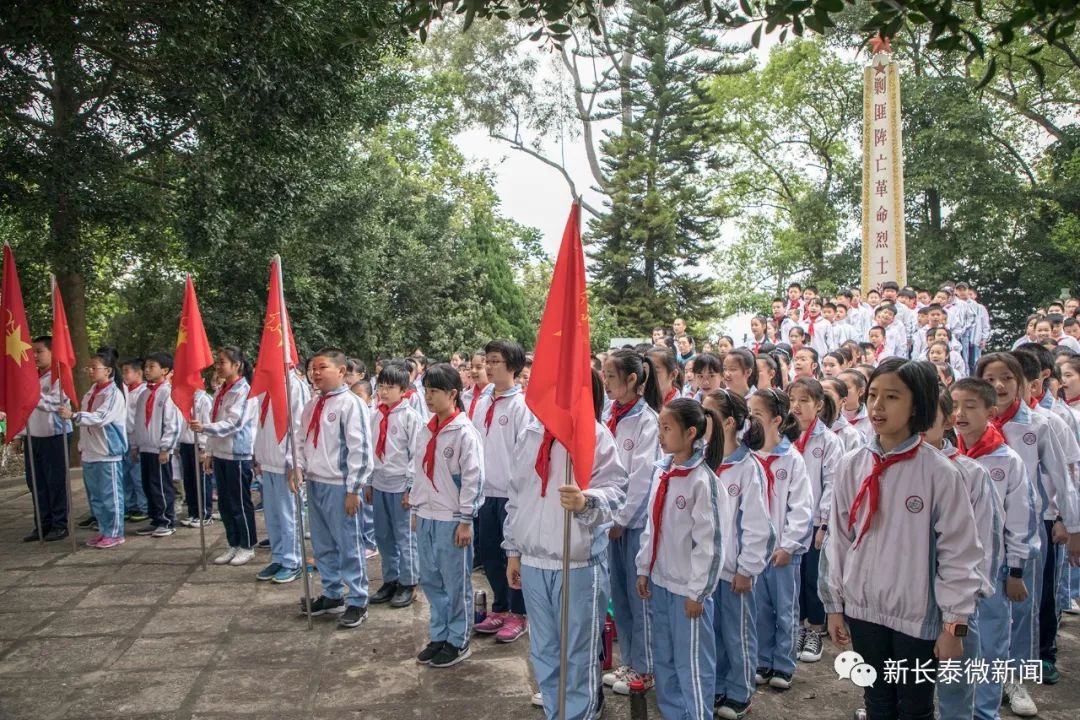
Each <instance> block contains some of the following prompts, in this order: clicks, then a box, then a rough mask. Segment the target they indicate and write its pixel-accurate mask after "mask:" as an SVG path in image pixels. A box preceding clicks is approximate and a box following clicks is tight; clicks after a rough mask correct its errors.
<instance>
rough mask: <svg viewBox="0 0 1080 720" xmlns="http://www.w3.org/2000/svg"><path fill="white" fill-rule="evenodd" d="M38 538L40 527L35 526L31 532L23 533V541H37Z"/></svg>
mask: <svg viewBox="0 0 1080 720" xmlns="http://www.w3.org/2000/svg"><path fill="white" fill-rule="evenodd" d="M38 539H39V538H38V529H37V528H34V529H33V530H31V531H30V532H28V533H27V534H26V535H23V539H22V541H23V542H37V541H38Z"/></svg>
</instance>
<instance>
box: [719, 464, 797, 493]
mask: <svg viewBox="0 0 1080 720" xmlns="http://www.w3.org/2000/svg"><path fill="white" fill-rule="evenodd" d="M780 472H784V471H783V470H781V471H780ZM785 474H786V473H785ZM740 489H741V488H740V487H739V484H738V483H731V484H730V485H728V486H727V494H728V495H730V496H731V497H735V496H736V495H738V494H739V490H740Z"/></svg>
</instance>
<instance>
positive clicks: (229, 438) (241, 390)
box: [191, 345, 321, 569]
mask: <svg viewBox="0 0 1080 720" xmlns="http://www.w3.org/2000/svg"><path fill="white" fill-rule="evenodd" d="M214 370H215V372H216V373H217V374H218V376H219V377H221V378H222V383H221V387H219V388H218V389H217V392H216V393H214V403H213V405H212V406H211V408H210V422H207V423H203V422H200V421H198V420H194V421H192V422H191V429H192V430H194V431H195V432H197V433H205V434H206V450H207V454H208V455H209V456H210V458H209V459H210V464H211V465H212V466H213V469H214V479H215V480H216V481H217V491H218V512H219V513H220V514H221V522H222V524H223V525H225V538H226V540H227V541H228V543H229V549H228V550H226V551H225V552H224V553H222V554H221V555H219V556H218V557H216V558H214V563H215V564H216V565H226V564H228V565H244V564H246V563H248V562H251V560H252V559H254V557H255V545H256V544H257V543H258V541H259V538H258V537H257V535H256V531H255V505H254V503H253V502H252V500H251V483H252V480H253V479H254V476H253V473H252V469H251V455H252V451H253V450H254V445H255V428H256V423H257V422H258V420H259V411H258V409H257V405H256V401H255V399H254V398H251V397H249V396H248V390H249V389H250V387H251V386H250V385H249V384H248V377H249V376H250V374H251V366H250V365H248V362H247V360H246V359H245V358H244V354H243V352H241V350H240V348H238V347H236V346H234V345H226V346H224V347H222V348H220V349H219V350H218V352H217V357H216V358H215V361H214ZM320 569H321V568H320Z"/></svg>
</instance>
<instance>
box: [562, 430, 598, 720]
mask: <svg viewBox="0 0 1080 720" xmlns="http://www.w3.org/2000/svg"><path fill="white" fill-rule="evenodd" d="M572 473H573V467H572V466H571V462H570V449H569V448H566V474H565V476H564V477H563V485H569V484H570V483H572V482H574V478H573V474H572ZM570 522H571V517H570V511H569V510H565V511H563V538H562V553H563V554H562V612H561V613H560V614H559V718H560V720H565V718H566V675H567V672H568V665H569V662H568V660H567V647H566V646H567V644H568V642H569V637H570ZM593 620H594V621H595V618H593ZM595 659H596V658H590V659H589V660H590V662H592V661H595Z"/></svg>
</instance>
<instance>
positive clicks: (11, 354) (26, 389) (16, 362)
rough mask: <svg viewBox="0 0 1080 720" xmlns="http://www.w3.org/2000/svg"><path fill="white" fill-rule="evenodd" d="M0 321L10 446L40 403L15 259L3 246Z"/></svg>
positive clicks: (0, 383)
mask: <svg viewBox="0 0 1080 720" xmlns="http://www.w3.org/2000/svg"><path fill="white" fill-rule="evenodd" d="M0 321H2V322H3V323H4V358H3V361H2V366H0V411H2V412H4V413H5V414H6V415H7V434H6V435H5V437H4V441H5V442H8V443H10V442H11V441H12V440H13V439H15V436H16V435H18V434H19V432H20V431H22V429H23V428H25V427H26V421H27V420H28V419H29V418H30V413H31V412H33V411H34V408H36V407H37V404H38V402H39V401H40V400H41V388H40V386H39V385H38V373H37V366H36V365H35V364H34V355H33V353H32V352H31V350H32V349H33V345H32V344H31V343H30V330H29V328H28V326H27V324H26V308H25V307H24V306H23V299H22V289H21V287H20V286H19V272H18V270H17V269H16V268H15V255H14V254H13V253H12V252H11V246H10V245H8V244H7V243H4V286H3V288H2V292H0Z"/></svg>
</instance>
